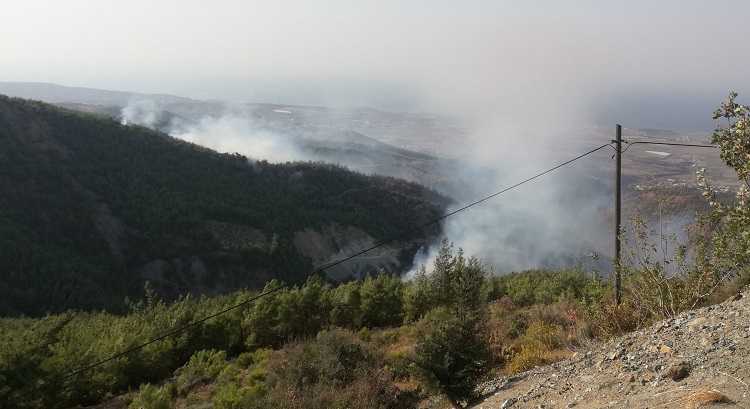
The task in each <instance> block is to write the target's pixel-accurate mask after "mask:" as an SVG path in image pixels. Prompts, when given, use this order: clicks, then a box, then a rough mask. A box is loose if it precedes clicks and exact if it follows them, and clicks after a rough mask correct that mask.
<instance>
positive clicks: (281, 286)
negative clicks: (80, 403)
mask: <svg viewBox="0 0 750 409" xmlns="http://www.w3.org/2000/svg"><path fill="white" fill-rule="evenodd" d="M607 146H610V147H611V145H610V144H605V145H602V146H600V147H598V148H596V149H592V150H590V151H588V152H586V153H584V154H581V155H579V156H576V157H575V158H573V159H570V160H567V161H565V162H563V163H561V164H559V165H557V166H555V167H553V168H550V169H548V170H545V171H544V172H542V173H538V174H536V175H534V176H532V177H530V178H528V179H525V180H523V181H521V182H518V183H516V184H514V185H512V186H510V187H507V188H505V189H502V190H500V191H498V192H496V193H493V194H491V195H489V196H487V197H484V198H482V199H479V200H477V201H475V202H473V203H470V204H468V205H465V206H463V207H461V208H459V209H456V210H454V211H452V212H449V213H447V214H445V215H443V216H440V217H438V218H436V219H433V220H431V221H429V222H427V223H424V224H422V225H421V226H419V227H415V228H413V229H411V230H408V231H406V232H404V233H401V234H399V235H397V236H395V237H392V238H390V239H388V240H385V241H383V242H380V243H378V244H375V245H373V246H371V247H369V248H367V249H365V250H362V251H360V252H358V253H355V254H353V255H351V256H349V257H346V258H343V259H341V260H338V261H336V262H333V263H331V264H329V265H327V266H325V267H321V268H318V269H317V270H315V271H313V272H312V273H310V274H307V275H305V276H302V277H300V278H298V279H296V280H293V281H291V282H289V283H286V284H282V285H279V286H278V287H276V288H273V289H270V290H268V291H266V292H264V293H261V294H258V295H256V296H255V297H251V298H250V299H248V300H245V301H243V302H241V303H238V304H235V305H233V306H231V307H227V308H225V309H223V310H221V311H219V312H217V313H214V314H211V315H209V316H207V317H204V318H201V319H199V320H197V321H193V322H191V323H190V324H187V325H184V326H182V327H179V328H176V329H173V330H171V331H169V332H167V333H165V334H163V335H160V336H158V337H156V338H153V339H151V340H149V341H147V342H144V343H142V344H139V345H136V346H134V347H132V348H129V349H127V350H125V351H123V352H120V353H118V354H115V355H112V356H110V357H109V358H106V359H104V360H101V361H99V362H96V363H93V364H91V365H88V366H85V367H83V368H81V369H78V370H75V371H73V372H71V373H69V374H67V375H64V376H61V377H59V378H56V379H53V380H51V381H49V382H46V383H43V384H41V385H39V386H37V387H35V388H33V389H31V390H29V391H26V392H23V393H21V394H19V395H16V396H13V397H11V398H8V399H7V400H5V401H3V402H0V404H3V405H4V404H6V403H9V402H12V401H15V400H17V399H19V398H22V397H24V396H27V395H30V394H32V393H34V392H36V391H39V390H42V389H44V388H47V387H49V386H51V385H54V384H57V383H59V382H62V381H64V380H66V379H69V378H72V377H74V376H76V375H79V374H81V373H83V372H86V371H88V370H90V369H93V368H96V367H97V366H100V365H103V364H105V363H107V362H110V361H113V360H115V359H117V358H120V357H123V356H125V355H128V354H130V353H132V352H135V351H138V350H139V349H141V348H144V347H146V346H148V345H151V344H153V343H155V342H158V341H161V340H163V339H166V338H169V337H171V336H172V335H176V334H178V333H180V332H182V331H185V330H187V329H190V328H192V327H195V326H196V325H199V324H202V323H204V322H206V321H208V320H210V319H212V318H215V317H218V316H219V315H222V314H226V313H227V312H229V311H232V310H235V309H237V308H239V307H242V306H244V305H247V304H249V303H251V302H253V301H256V300H258V299H260V298H263V297H265V296H268V295H270V294H273V293H276V292H278V291H281V290H282V289H284V288H287V287H290V286H292V285H293V284H297V283H300V282H302V281H304V280H307V279H309V278H310V277H313V276H315V275H316V274H319V273H321V272H323V271H325V270H326V269H327V268H330V267H333V266H336V265H339V264H341V263H344V262H347V261H349V260H351V259H353V258H355V257H359V256H361V255H362V254H365V253H367V252H368V251H371V250H374V249H376V248H378V247H382V246H384V245H386V244H388V243H392V242H394V241H396V240H398V239H400V238H402V237H405V236H408V235H410V234H412V233H414V232H416V231H418V230H421V229H423V228H425V227H427V226H431V225H433V224H435V223H437V222H439V221H441V220H443V219H446V218H448V217H450V216H453V215H455V214H456V213H459V212H462V211H464V210H466V209H468V208H470V207H473V206H476V205H478V204H480V203H482V202H485V201H487V200H489V199H492V198H494V197H495V196H498V195H500V194H503V193H505V192H507V191H509V190H512V189H515V188H517V187H519V186H521V185H523V184H526V183H528V182H531V181H532V180H534V179H537V178H540V177H542V176H544V175H546V174H548V173H550V172H553V171H555V170H557V169H559V168H561V167H563V166H565V165H568V164H570V163H573V162H575V161H577V160H579V159H581V158H583V157H585V156H588V155H590V154H592V153H594V152H596V151H599V150H601V149H603V148H606V147H607Z"/></svg>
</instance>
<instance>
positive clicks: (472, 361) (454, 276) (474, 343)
mask: <svg viewBox="0 0 750 409" xmlns="http://www.w3.org/2000/svg"><path fill="white" fill-rule="evenodd" d="M442 250H445V251H447V254H448V256H449V257H450V247H449V246H447V241H446V240H444V241H443V248H442ZM441 253H442V254H441V255H442V256H443V258H442V259H441V258H440V257H438V259H439V260H440V262H441V263H443V265H445V266H447V268H445V269H443V270H442V271H441V272H440V275H439V276H435V275H433V277H432V279H433V280H434V281H433V282H434V283H436V286H437V287H438V288H441V289H443V290H444V291H445V292H444V293H443V296H444V297H443V298H442V299H444V301H445V303H444V304H443V305H441V306H439V307H437V308H435V309H433V310H432V311H431V312H430V313H428V314H427V316H426V317H425V318H424V319H423V320H422V321H421V322H420V329H421V332H422V337H421V340H420V341H419V343H418V344H417V346H416V348H415V351H414V363H415V364H416V367H415V372H416V375H417V376H418V377H419V378H420V379H421V380H422V382H424V384H425V385H426V386H427V388H428V389H430V390H431V391H433V392H436V393H440V394H442V395H444V396H445V397H446V398H448V400H449V401H450V402H451V404H452V405H453V406H454V407H455V408H460V407H461V406H460V404H459V402H460V401H465V400H467V399H470V398H471V397H472V396H473V395H474V390H475V388H476V385H477V383H478V382H479V381H480V380H481V379H482V377H483V376H484V375H485V374H486V373H487V371H488V370H489V369H490V363H491V357H492V354H491V351H490V349H489V340H488V334H487V330H486V327H485V325H484V323H485V319H484V318H485V317H484V315H485V311H486V297H485V294H484V281H485V273H484V271H483V269H482V266H481V264H480V262H479V260H477V259H476V258H475V257H470V258H469V259H468V260H466V259H465V258H464V256H463V251H462V250H459V252H458V255H457V256H456V257H450V258H446V257H445V254H444V253H443V252H442V251H441ZM437 262H438V261H436V269H435V271H436V272H437V271H438V268H437V267H438V266H437Z"/></svg>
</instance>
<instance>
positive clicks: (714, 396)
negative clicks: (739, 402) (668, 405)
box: [682, 389, 732, 408]
mask: <svg viewBox="0 0 750 409" xmlns="http://www.w3.org/2000/svg"><path fill="white" fill-rule="evenodd" d="M682 401H683V402H684V403H685V407H686V408H699V407H701V406H706V405H710V404H713V403H732V401H731V399H729V398H728V397H727V395H724V394H723V393H721V392H719V391H717V390H716V389H697V390H695V391H694V392H693V393H691V394H690V395H688V396H686V397H684V398H682Z"/></svg>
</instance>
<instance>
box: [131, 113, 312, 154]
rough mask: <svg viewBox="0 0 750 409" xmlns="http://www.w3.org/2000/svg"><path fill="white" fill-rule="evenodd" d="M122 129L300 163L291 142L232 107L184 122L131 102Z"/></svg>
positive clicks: (225, 151)
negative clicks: (154, 131) (139, 129)
mask: <svg viewBox="0 0 750 409" xmlns="http://www.w3.org/2000/svg"><path fill="white" fill-rule="evenodd" d="M120 116H121V121H122V124H123V125H128V124H138V125H143V126H147V127H150V128H160V129H164V130H166V131H167V132H168V133H169V134H170V135H171V136H174V137H176V138H179V139H182V140H184V141H187V142H191V143H195V144H197V145H201V146H204V147H206V148H209V149H213V150H215V151H217V152H219V153H239V154H241V155H245V156H247V157H249V158H253V159H257V160H261V159H263V160H267V161H269V162H286V161H295V160H303V159H305V158H304V155H303V154H302V153H301V152H300V150H299V149H298V146H297V143H296V141H295V138H293V137H291V136H289V135H287V134H283V133H279V132H276V131H273V130H270V129H268V128H266V127H264V126H262V125H260V124H258V123H256V121H255V120H254V119H253V118H252V117H251V116H250V115H249V113H248V112H247V111H243V110H242V109H241V108H239V107H236V106H230V105H226V106H225V109H224V113H223V114H222V115H219V116H203V117H201V118H200V119H199V120H197V121H190V120H186V119H185V118H180V117H177V116H173V117H172V118H170V116H169V114H168V113H167V112H166V111H164V110H163V109H162V108H161V107H160V106H159V104H158V103H157V102H155V101H153V100H148V99H139V100H133V101H131V102H130V103H129V104H128V105H127V106H126V107H124V108H123V109H122V110H121V113H120Z"/></svg>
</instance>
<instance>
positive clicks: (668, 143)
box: [622, 141, 718, 153]
mask: <svg viewBox="0 0 750 409" xmlns="http://www.w3.org/2000/svg"><path fill="white" fill-rule="evenodd" d="M623 142H625V141H623ZM625 143H627V144H628V145H630V146H633V145H668V146H692V147H695V148H713V149H716V148H718V146H716V145H699V144H695V143H673V142H647V141H635V142H625ZM630 146H628V147H627V148H625V149H624V150H623V151H622V153H625V152H627V151H628V149H630Z"/></svg>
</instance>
